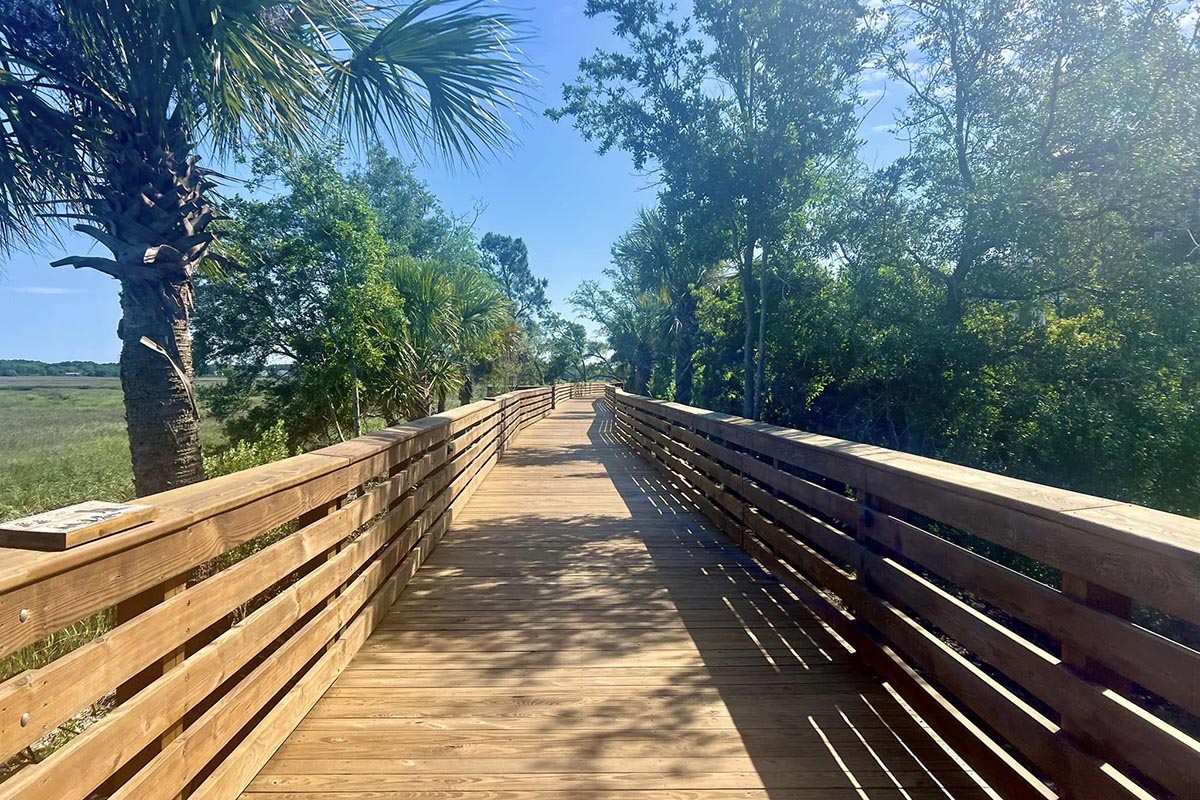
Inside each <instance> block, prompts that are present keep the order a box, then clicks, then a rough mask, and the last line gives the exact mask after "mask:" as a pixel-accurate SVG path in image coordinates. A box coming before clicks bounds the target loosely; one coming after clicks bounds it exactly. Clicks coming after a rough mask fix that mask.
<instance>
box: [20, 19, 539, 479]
mask: <svg viewBox="0 0 1200 800" xmlns="http://www.w3.org/2000/svg"><path fill="white" fill-rule="evenodd" d="M446 2H447V0H417V1H416V2H414V3H413V4H412V5H406V6H402V5H396V4H395V2H394V0H0V245H2V246H3V247H5V248H8V247H11V246H13V245H14V244H18V243H31V242H33V241H35V240H38V239H40V238H43V237H45V236H47V235H52V234H53V233H55V228H56V225H55V223H59V224H61V223H63V222H64V221H68V222H70V223H74V227H75V230H77V231H79V232H81V233H83V234H86V235H87V236H89V237H91V238H92V239H94V240H95V241H96V242H98V243H99V244H101V245H102V246H103V247H104V248H106V249H107V250H108V252H109V253H110V256H109V257H101V256H94V255H78V256H71V257H69V258H64V259H61V260H59V261H56V262H54V264H53V266H73V267H76V268H90V269H95V270H99V271H100V272H103V273H105V274H107V275H110V276H112V277H113V278H115V279H117V280H118V281H120V283H121V313H122V321H121V325H120V327H119V331H118V335H119V336H120V339H121V381H122V387H123V389H124V392H125V411H126V419H127V424H128V431H129V441H130V450H131V452H132V456H133V469H134V479H135V485H136V488H137V491H138V493H139V494H148V493H152V492H156V491H160V490H163V489H167V488H171V487H174V486H179V485H183V484H186V483H190V482H192V481H195V480H198V479H200V478H202V477H203V466H202V461H201V457H200V441H199V424H198V417H197V410H196V404H195V397H194V393H193V383H194V377H193V369H192V354H191V336H190V331H189V327H188V322H189V316H190V308H191V303H192V295H193V291H194V285H193V276H194V275H195V273H196V272H197V270H199V269H201V265H202V263H203V262H204V261H205V259H206V258H208V259H210V262H211V261H217V262H218V265H219V260H220V259H219V254H218V253H217V252H216V250H217V249H218V248H214V247H213V245H214V242H215V239H214V231H213V229H212V227H211V226H212V223H213V221H214V220H215V219H217V217H218V210H217V207H216V196H215V194H214V190H215V189H216V180H217V179H218V177H219V176H217V175H216V174H215V173H214V172H212V171H211V170H210V169H208V168H205V167H202V166H201V165H200V162H199V156H198V155H197V148H199V147H203V148H204V149H205V151H206V152H207V153H209V154H211V155H212V156H214V157H217V158H223V157H228V156H229V155H230V154H232V153H234V152H236V151H237V150H239V149H240V148H242V147H243V146H244V145H246V144H248V143H250V142H253V141H257V140H273V141H281V142H283V143H285V144H287V145H304V144H310V143H312V142H314V141H315V140H316V139H317V137H318V136H320V135H322V134H327V133H329V132H330V131H331V130H333V131H337V132H340V133H342V134H346V135H350V136H354V137H357V138H360V139H369V138H371V137H372V136H373V135H374V134H376V133H384V134H387V135H390V136H393V137H398V138H401V139H404V140H406V141H408V142H409V143H411V144H412V145H414V146H416V147H418V148H420V147H430V146H431V147H432V148H433V149H435V150H436V151H437V152H439V153H440V154H443V155H445V156H447V157H450V158H454V159H462V160H471V159H474V158H477V157H478V156H480V155H482V154H484V153H488V152H494V151H496V150H498V149H501V148H503V147H504V146H505V145H506V144H507V142H508V141H509V133H508V128H507V126H506V124H505V123H504V121H503V120H502V119H501V117H500V116H499V112H500V111H501V110H502V109H505V108H511V107H513V106H514V105H517V104H519V103H520V102H521V99H522V97H523V95H522V87H523V86H524V83H525V73H524V72H523V70H522V68H521V66H520V64H519V63H518V61H517V60H516V58H515V57H514V52H513V50H512V46H513V45H514V44H515V37H514V35H513V33H512V24H511V23H512V20H510V19H508V18H506V17H504V16H502V15H496V14H493V13H490V12H486V11H484V10H483V9H482V8H481V7H480V5H479V4H478V3H469V4H467V5H454V6H446V5H444V4H445V3H446Z"/></svg>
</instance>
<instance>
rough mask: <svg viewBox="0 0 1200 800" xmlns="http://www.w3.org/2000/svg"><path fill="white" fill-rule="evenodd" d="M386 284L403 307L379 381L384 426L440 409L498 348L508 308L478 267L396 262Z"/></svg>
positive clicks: (407, 259) (401, 259) (405, 259)
mask: <svg viewBox="0 0 1200 800" xmlns="http://www.w3.org/2000/svg"><path fill="white" fill-rule="evenodd" d="M387 280H388V282H389V284H390V285H391V287H392V289H393V290H394V291H395V292H396V294H397V296H398V297H399V298H400V300H401V302H402V303H403V320H404V324H403V326H400V327H398V328H397V329H396V330H393V331H392V336H391V337H390V343H389V345H388V355H387V357H386V358H385V359H384V360H383V364H384V374H383V380H382V381H381V384H380V385H381V390H382V396H383V398H384V399H383V404H382V410H383V415H384V418H385V419H386V420H388V421H389V422H395V421H398V420H400V419H418V418H420V417H424V416H427V415H429V414H431V413H433V411H434V408H435V404H436V407H437V409H438V410H444V408H445V405H446V398H447V397H448V396H450V395H451V394H452V393H453V392H455V391H457V390H458V389H459V388H460V387H461V386H462V385H463V384H464V383H465V382H466V381H467V380H469V379H470V375H471V372H470V370H471V368H472V367H473V366H474V364H475V363H476V362H478V361H479V360H480V359H481V358H482V357H483V356H484V355H485V354H488V353H490V351H492V350H494V349H495V348H496V347H498V346H499V341H498V338H499V336H500V333H501V332H502V331H503V329H504V328H505V327H506V325H507V324H508V321H509V319H510V309H509V305H508V302H507V301H506V300H505V298H504V295H503V294H502V293H501V292H500V290H499V288H498V287H497V286H496V284H495V282H494V281H493V280H492V279H491V278H490V277H489V276H488V275H487V274H485V273H483V272H482V271H480V270H479V269H478V268H477V267H473V266H470V265H448V264H445V263H443V262H440V261H433V260H418V259H415V258H412V257H411V256H401V257H399V258H395V259H393V260H392V262H391V263H390V264H389V265H388V270H387Z"/></svg>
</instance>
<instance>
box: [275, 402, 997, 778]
mask: <svg viewBox="0 0 1200 800" xmlns="http://www.w3.org/2000/svg"><path fill="white" fill-rule="evenodd" d="M705 523H706V521H705V520H704V518H703V517H702V516H701V515H700V514H699V513H698V512H697V511H696V509H695V508H694V507H692V506H691V504H690V503H689V502H687V501H686V499H685V498H683V497H682V496H681V495H679V494H678V493H677V492H676V491H674V490H673V488H672V487H671V486H670V485H669V484H668V483H667V482H666V481H665V480H664V479H663V478H662V476H661V475H660V473H658V472H657V471H656V470H655V469H654V467H653V466H652V465H650V464H649V463H648V462H646V461H645V460H644V459H642V458H641V457H640V456H638V455H637V454H635V453H634V452H633V451H631V450H630V449H629V448H628V447H627V446H626V445H625V444H624V443H622V442H621V441H619V440H618V439H617V438H616V436H615V434H614V431H613V427H612V418H611V415H610V414H609V413H608V411H607V410H606V409H604V408H603V403H602V401H599V400H598V401H596V403H595V404H592V403H586V402H578V401H577V402H570V403H565V404H563V405H562V406H560V408H558V409H556V411H555V412H554V413H553V414H552V415H551V416H550V417H549V418H547V419H546V420H543V421H542V422H539V423H538V424H537V425H535V426H533V427H531V428H530V429H528V430H526V431H524V432H523V433H522V434H521V435H520V436H519V437H518V438H517V439H516V441H515V442H514V443H513V445H512V446H511V447H510V448H509V450H508V452H507V453H506V455H505V457H504V458H503V459H502V460H501V462H500V465H499V466H498V467H497V468H496V470H495V471H493V473H492V474H491V475H490V476H489V477H488V478H487V480H486V481H485V482H484V483H483V485H482V486H481V487H480V489H479V491H478V492H477V493H476V495H475V496H474V497H473V498H472V500H471V503H470V504H469V505H468V507H467V508H466V509H465V511H464V513H463V514H462V516H461V517H459V518H458V519H457V520H456V522H455V525H454V529H453V531H452V532H451V533H450V534H449V535H448V536H447V537H446V538H445V540H444V541H443V542H442V544H441V545H440V546H439V548H438V550H437V551H436V552H435V553H434V555H433V556H432V557H431V558H430V560H429V561H428V563H427V564H426V566H425V567H423V568H422V569H421V570H420V572H418V573H417V575H416V576H415V577H414V578H413V579H412V581H411V583H410V584H409V586H408V588H407V589H406V590H405V592H404V594H403V595H402V596H401V598H400V600H399V601H398V602H397V604H396V606H395V607H394V608H393V610H392V611H391V612H390V613H389V615H388V616H387V618H386V619H385V620H384V621H383V623H382V624H381V626H380V627H379V629H378V630H376V632H375V633H374V634H373V635H372V636H371V638H370V639H369V640H368V641H367V643H366V645H365V646H364V648H363V649H362V651H361V652H360V653H359V654H358V656H357V657H356V658H355V659H354V661H353V663H352V664H351V666H350V667H349V668H348V669H347V670H346V672H345V673H344V674H343V675H342V676H341V677H340V678H339V679H338V681H337V682H336V683H335V684H334V686H333V687H332V688H331V689H330V690H329V692H327V693H326V695H325V697H324V698H322V700H321V701H320V702H319V703H318V704H317V706H316V707H315V708H314V709H313V711H312V712H311V713H310V715H309V717H308V718H307V719H306V720H305V721H304V722H303V723H302V724H301V725H300V727H299V728H297V730H296V732H295V733H293V735H292V737H291V738H290V739H289V740H288V742H287V743H285V745H284V746H283V747H282V748H281V749H280V750H279V752H278V753H277V754H276V755H275V757H274V758H273V759H272V761H271V763H270V764H268V766H267V767H266V768H265V769H264V770H263V772H262V773H261V774H260V776H259V777H258V778H257V779H256V784H257V785H259V786H260V787H267V786H269V787H271V788H272V790H274V791H280V790H281V788H283V789H287V788H294V789H303V790H305V791H313V790H314V787H315V788H316V789H320V788H325V789H327V790H328V791H331V792H332V791H337V792H339V795H338V796H339V797H347V798H349V797H353V796H354V795H355V794H356V793H358V794H361V793H363V792H368V791H372V792H385V791H386V792H421V791H446V792H451V791H460V790H467V789H469V790H471V791H485V790H494V791H497V792H514V793H515V792H530V793H531V794H530V795H529V796H533V793H539V792H548V791H552V790H553V791H558V792H563V794H561V795H560V794H555V795H554V796H555V797H560V796H561V797H562V798H563V799H564V800H566V798H582V799H583V800H600V798H607V797H618V796H620V797H629V796H631V795H629V794H628V792H631V791H633V790H639V791H644V790H651V791H653V790H657V793H656V794H652V795H644V796H646V797H653V798H654V800H661V798H665V797H671V798H679V799H680V800H700V798H717V799H718V800H719V799H720V798H729V800H732V799H733V798H739V800H750V799H752V798H772V799H773V800H795V799H796V798H801V797H803V798H813V800H816V799H817V798H819V799H820V800H840V798H843V797H845V798H856V799H858V800H861V798H872V800H875V799H876V798H886V799H888V800H890V798H906V797H907V798H910V799H911V800H923V798H977V797H986V796H987V795H986V794H985V793H984V792H983V791H982V790H981V789H980V788H979V787H978V784H977V783H976V782H975V781H974V780H973V779H972V777H971V776H970V775H969V774H968V773H967V772H966V771H965V770H964V769H963V768H962V767H961V766H960V765H959V764H958V763H957V762H956V760H955V759H954V758H952V757H951V756H950V755H949V754H947V752H946V751H945V750H944V749H943V748H942V747H940V746H939V745H938V743H937V742H936V741H935V740H934V739H933V737H931V736H930V734H929V733H928V732H927V731H926V730H924V729H923V726H922V724H921V723H920V722H919V721H917V720H916V719H914V718H913V717H912V715H910V714H909V713H908V712H907V711H906V710H905V709H904V708H903V707H902V706H901V705H900V704H899V703H898V702H897V701H896V700H895V699H894V698H893V697H892V696H891V695H890V694H889V693H888V691H887V690H886V689H885V688H884V687H883V685H882V683H881V681H880V680H879V678H878V677H877V676H875V675H874V673H872V672H871V671H870V670H869V669H868V668H867V667H865V666H864V665H863V664H862V663H860V661H859V660H858V659H857V658H856V657H855V656H854V654H853V653H851V652H849V651H848V650H847V648H846V647H845V646H844V645H843V644H842V643H841V642H840V640H839V639H838V638H837V637H836V636H834V635H833V634H832V633H831V632H830V631H829V630H828V629H826V628H825V626H824V625H822V624H821V623H820V622H819V621H818V620H817V619H816V618H815V616H814V615H813V614H812V612H811V611H810V610H809V609H808V608H807V607H806V606H804V605H803V604H802V603H800V602H799V601H798V600H797V599H795V598H794V597H793V596H792V595H791V593H790V592H789V591H788V590H787V589H786V587H784V586H783V585H782V584H780V583H779V582H778V581H777V580H775V579H774V578H773V577H772V576H771V575H770V574H768V573H767V572H765V571H764V570H762V569H761V568H760V567H759V566H758V565H757V564H755V563H754V562H753V561H751V560H750V559H749V558H748V557H746V556H745V555H744V554H743V553H742V552H741V551H740V550H738V549H737V548H735V547H734V546H732V545H731V544H729V543H728V542H727V540H726V539H724V537H723V536H721V535H720V534H719V533H716V532H715V531H714V530H712V529H711V528H710V527H709V526H708V525H707V524H705ZM251 788H252V789H253V788H254V786H253V785H252V787H251ZM481 796H482V795H481ZM489 796H490V795H489ZM496 796H500V795H496ZM504 796H506V797H507V796H508V795H507V794H505V795H504ZM514 796H516V795H514ZM521 796H524V795H521ZM539 796H541V795H539ZM638 796H642V795H638Z"/></svg>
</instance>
